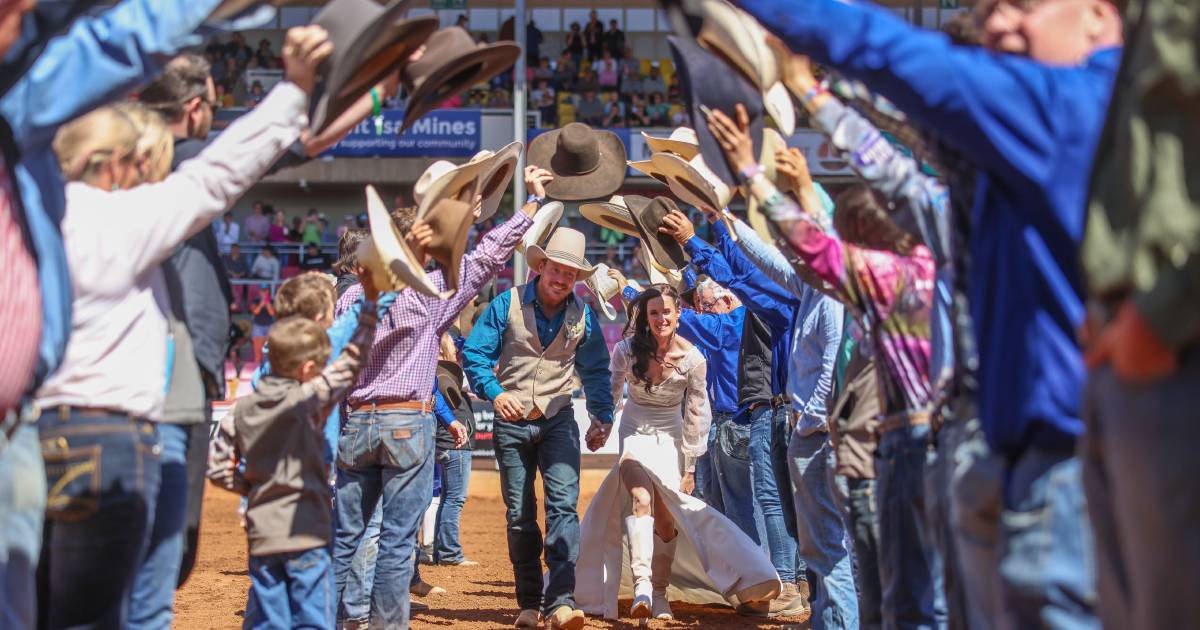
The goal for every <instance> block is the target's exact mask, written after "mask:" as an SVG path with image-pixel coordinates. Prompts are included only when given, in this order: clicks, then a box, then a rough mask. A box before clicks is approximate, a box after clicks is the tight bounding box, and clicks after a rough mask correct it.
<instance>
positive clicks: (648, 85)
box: [642, 61, 667, 94]
mask: <svg viewBox="0 0 1200 630" xmlns="http://www.w3.org/2000/svg"><path fill="white" fill-rule="evenodd" d="M655 92H661V93H663V94H666V93H667V84H666V82H665V81H663V76H662V71H661V70H660V69H659V67H658V62H657V61H651V62H650V74H648V75H646V78H645V79H642V94H654V93H655Z"/></svg>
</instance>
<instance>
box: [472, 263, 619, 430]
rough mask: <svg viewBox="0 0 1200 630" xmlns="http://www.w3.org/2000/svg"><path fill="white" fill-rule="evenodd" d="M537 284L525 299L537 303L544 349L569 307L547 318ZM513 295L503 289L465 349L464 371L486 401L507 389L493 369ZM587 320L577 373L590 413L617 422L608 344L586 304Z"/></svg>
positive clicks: (577, 352) (577, 350)
mask: <svg viewBox="0 0 1200 630" xmlns="http://www.w3.org/2000/svg"><path fill="white" fill-rule="evenodd" d="M537 282H538V280H537V278H534V280H533V281H532V282H530V283H529V284H527V285H525V292H524V293H522V294H521V303H522V304H529V303H531V302H532V303H533V313H534V320H535V322H536V325H537V334H538V340H540V341H541V342H542V347H546V346H548V345H550V343H551V342H552V341H554V337H555V336H557V335H558V331H559V329H560V328H562V325H563V321H564V320H565V319H566V316H567V309H565V308H563V309H560V310H559V311H558V313H556V314H555V315H554V316H553V317H548V316H547V315H546V313H545V311H543V310H542V307H541V304H540V303H539V302H538V300H537ZM511 296H512V291H505V292H503V293H501V294H499V295H497V296H496V298H495V299H494V300H492V302H491V303H490V304H488V307H487V308H486V309H484V311H483V313H482V314H481V315H480V316H479V321H477V322H475V326H474V327H473V328H471V336H470V337H468V338H467V343H466V345H464V346H463V350H462V352H463V372H465V373H466V375H467V378H468V379H470V382H471V387H472V388H473V389H474V390H475V393H476V394H479V395H480V396H482V397H483V398H485V399H487V400H495V399H496V396H499V395H500V394H502V393H504V387H503V386H501V385H500V381H499V380H497V379H496V374H495V373H494V372H493V371H492V369H493V368H494V367H495V365H496V362H497V361H499V360H500V350H501V345H503V343H504V331H505V330H508V310H509V307H510V306H511V304H512V297H511ZM570 299H577V298H570ZM583 321H584V330H583V339H582V340H580V342H579V345H578V346H576V348H575V371H576V372H578V374H579V380H581V381H583V393H584V396H586V397H587V410H588V413H589V414H591V416H592V417H593V418H595V419H597V420H599V421H600V422H603V423H605V424H609V423H611V422H612V421H613V400H612V389H611V388H612V383H611V382H610V381H611V380H612V375H611V373H610V372H609V370H608V362H609V357H608V344H607V343H605V341H604V334H603V332H601V329H600V320H599V319H597V317H596V313H595V311H593V310H592V309H591V307H589V306H587V305H586V304H584V305H583Z"/></svg>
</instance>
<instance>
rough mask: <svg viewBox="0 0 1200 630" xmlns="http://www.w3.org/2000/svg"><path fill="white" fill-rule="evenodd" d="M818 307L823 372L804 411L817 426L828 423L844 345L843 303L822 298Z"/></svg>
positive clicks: (818, 377)
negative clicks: (839, 358) (827, 410)
mask: <svg viewBox="0 0 1200 630" xmlns="http://www.w3.org/2000/svg"><path fill="white" fill-rule="evenodd" d="M817 308H819V309H821V314H820V315H821V322H820V327H819V329H818V331H817V332H818V334H820V336H821V347H822V350H821V373H820V375H818V376H817V386H816V387H815V388H813V393H812V396H810V397H809V399H808V401H807V402H806V403H805V405H804V410H803V411H802V413H803V414H804V415H805V416H807V417H808V418H810V419H811V420H812V421H814V423H815V425H816V426H820V425H823V424H825V423H826V418H827V416H828V413H827V412H826V403H827V401H828V399H829V394H830V392H832V391H833V371H834V369H835V368H836V367H837V360H838V349H839V348H841V345H842V320H843V319H844V311H843V308H842V305H841V304H839V303H837V302H835V301H833V300H831V299H822V300H821V302H820V306H818V307H817Z"/></svg>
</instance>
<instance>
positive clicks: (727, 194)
mask: <svg viewBox="0 0 1200 630" xmlns="http://www.w3.org/2000/svg"><path fill="white" fill-rule="evenodd" d="M651 159H652V160H653V161H654V166H655V167H656V168H657V169H658V170H659V171H660V172H662V173H663V174H664V175H666V177H667V185H668V186H669V187H670V188H671V194H673V195H675V196H676V197H678V198H679V200H680V201H682V202H684V203H686V204H690V205H693V206H696V207H697V208H703V207H709V208H712V209H713V210H720V209H722V208H724V207H725V206H728V205H729V202H730V200H732V199H733V193H734V189H733V188H730V187H729V186H728V185H726V184H725V182H724V181H722V180H721V178H719V177H717V175H716V174H715V173H713V172H712V170H710V169H709V168H708V165H707V164H705V162H704V156H703V155H700V154H697V155H696V157H694V158H692V159H691V160H690V161H684V160H683V159H682V158H680V157H679V156H678V155H671V154H670V153H655V154H654V157H653V158H651Z"/></svg>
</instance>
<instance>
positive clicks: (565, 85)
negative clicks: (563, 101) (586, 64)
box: [551, 52, 579, 91]
mask: <svg viewBox="0 0 1200 630" xmlns="http://www.w3.org/2000/svg"><path fill="white" fill-rule="evenodd" d="M578 75H579V65H578V64H577V63H576V62H575V59H574V58H573V57H572V56H571V53H569V52H563V54H562V56H561V57H559V58H558V66H557V67H555V68H554V76H553V77H552V78H551V80H552V83H551V85H553V86H554V88H555V89H557V90H565V91H571V90H574V89H575V78H576V77H577V76H578Z"/></svg>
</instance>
